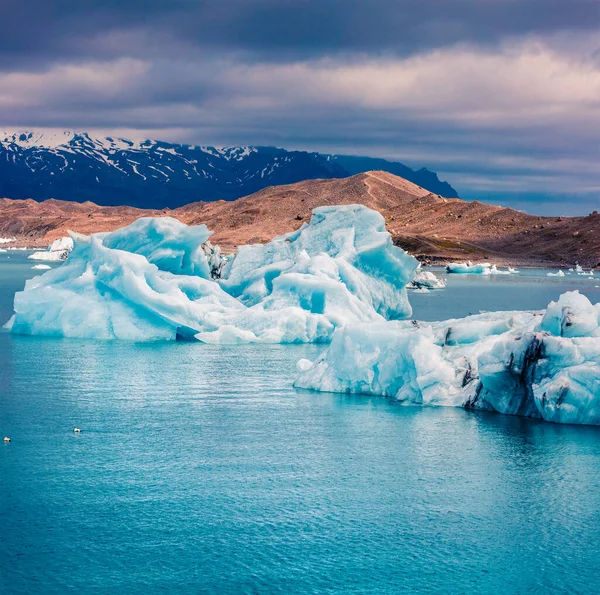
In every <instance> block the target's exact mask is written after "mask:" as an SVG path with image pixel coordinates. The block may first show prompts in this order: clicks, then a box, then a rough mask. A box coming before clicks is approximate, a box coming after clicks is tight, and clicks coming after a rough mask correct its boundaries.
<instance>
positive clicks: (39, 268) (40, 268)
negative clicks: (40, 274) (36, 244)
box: [31, 264, 52, 271]
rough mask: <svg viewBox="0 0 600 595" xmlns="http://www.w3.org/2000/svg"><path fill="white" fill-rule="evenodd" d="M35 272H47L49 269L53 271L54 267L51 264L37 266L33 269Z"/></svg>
mask: <svg viewBox="0 0 600 595" xmlns="http://www.w3.org/2000/svg"><path fill="white" fill-rule="evenodd" d="M31 268H32V269H34V270H38V271H47V270H48V269H51V268H52V267H51V266H50V265H49V264H36V265H34V266H32V267H31Z"/></svg>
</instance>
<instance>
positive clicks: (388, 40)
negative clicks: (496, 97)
mask: <svg viewBox="0 0 600 595" xmlns="http://www.w3.org/2000/svg"><path fill="white" fill-rule="evenodd" d="M3 4H4V5H5V7H4V9H1V10H0V13H1V14H2V20H3V27H2V32H3V33H2V36H1V37H0V56H2V58H3V59H4V63H5V64H6V63H7V61H8V60H17V61H19V62H20V61H26V62H28V63H29V64H31V65H33V64H34V63H35V62H36V61H39V62H48V61H53V60H56V59H59V58H65V57H69V58H71V59H89V58H99V57H103V58H107V57H115V56H116V55H123V54H126V55H133V56H147V55H153V54H154V53H155V52H156V50H158V51H161V52H165V53H167V54H168V55H172V54H173V53H175V52H177V51H178V50H180V49H181V47H182V46H185V47H187V50H188V51H192V50H193V49H197V50H202V51H215V50H216V51H220V52H223V51H225V52H243V53H253V54H255V55H256V56H257V58H260V59H261V60H290V59H294V60H296V59H306V58H314V57H315V56H318V55H322V54H324V53H325V54H327V55H332V54H338V53H369V54H371V53H380V54H381V53H383V54H392V55H403V56H404V55H408V54H411V53H415V52H421V51H424V50H427V49H431V48H441V47H445V46H448V45H452V44H456V43H479V44H486V45H489V44H494V43H498V42H501V41H502V40H503V39H505V38H506V37H508V36H519V35H531V34H536V35H548V34H552V33H556V32H561V31H566V30H567V31H568V30H577V31H590V30H595V29H597V28H598V21H599V18H600V12H599V11H600V8H599V6H600V4H599V3H598V2H597V0H453V1H448V0H405V1H398V0H369V1H366V0H209V1H206V0H199V1H193V0H169V1H168V2H165V1H164V0H127V1H126V2H124V1H122V0H119V1H117V0H93V1H90V0H53V1H52V2H48V1H47V0H21V1H20V2H17V1H16V0H10V1H9V2H7V1H6V0H3Z"/></svg>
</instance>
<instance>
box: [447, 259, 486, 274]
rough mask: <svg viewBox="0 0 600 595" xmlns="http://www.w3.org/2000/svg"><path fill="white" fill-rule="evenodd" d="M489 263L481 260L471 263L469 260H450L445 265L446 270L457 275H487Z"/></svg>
mask: <svg viewBox="0 0 600 595" xmlns="http://www.w3.org/2000/svg"><path fill="white" fill-rule="evenodd" d="M490 268H491V264H489V263H487V262H482V263H479V264H473V263H472V262H471V261H469V262H451V263H450V264H448V265H447V266H446V272H447V273H451V274H458V275H489V272H488V271H489V269H490Z"/></svg>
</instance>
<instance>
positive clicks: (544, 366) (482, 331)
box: [295, 292, 600, 425]
mask: <svg viewBox="0 0 600 595" xmlns="http://www.w3.org/2000/svg"><path fill="white" fill-rule="evenodd" d="M599 316H600V304H596V305H595V306H594V305H592V304H591V303H590V301H589V300H588V299H587V298H586V297H585V296H583V295H580V294H579V293H578V292H569V293H565V294H563V295H562V296H561V297H560V299H559V300H558V301H557V302H551V303H550V304H549V306H548V308H547V309H546V310H545V311H541V312H496V313H486V314H479V315H476V316H469V317H467V318H463V319H456V320H447V321H444V322H434V323H422V322H416V321H406V322H383V323H377V324H369V325H366V324H360V325H353V326H346V327H344V328H341V329H338V330H337V331H336V333H335V334H334V337H333V341H332V342H331V345H330V346H329V348H328V350H327V351H326V352H325V353H324V354H323V355H322V356H321V357H319V358H318V359H317V360H316V361H315V362H309V361H308V360H301V361H300V362H299V370H300V373H299V376H298V379H297V380H296V382H295V386H296V387H299V388H308V389H314V390H321V391H328V392H345V393H364V394H372V395H382V396H387V397H391V398H394V399H397V400H399V401H402V402H405V403H411V404H420V405H439V406H455V407H465V408H474V409H486V410H493V411H498V412H500V413H508V414H514V415H524V416H528V417H537V418H542V419H544V420H547V421H552V422H559V423H574V424H596V425H597V424H600V328H599Z"/></svg>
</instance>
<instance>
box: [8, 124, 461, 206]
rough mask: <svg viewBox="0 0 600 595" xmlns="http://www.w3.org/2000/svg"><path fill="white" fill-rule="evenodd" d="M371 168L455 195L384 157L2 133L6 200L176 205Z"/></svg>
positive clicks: (427, 175) (69, 134)
mask: <svg viewBox="0 0 600 595" xmlns="http://www.w3.org/2000/svg"><path fill="white" fill-rule="evenodd" d="M373 169H382V170H385V171H388V172H391V173H394V174H396V175H400V176H402V177H404V178H406V179H407V180H410V181H411V182H414V183H416V184H418V185H420V186H422V187H423V188H426V189H427V190H430V191H431V192H434V193H436V194H441V195H443V196H447V197H455V196H457V193H456V191H455V190H454V188H452V187H451V186H450V185H449V184H447V183H446V182H441V181H440V180H439V179H438V177H437V175H436V174H435V173H433V172H430V171H428V170H426V169H421V170H418V171H414V170H412V169H410V168H408V167H406V166H405V165H403V164H401V163H397V162H391V161H386V160H384V159H371V158H369V157H350V156H343V155H324V154H321V153H308V152H305V151H286V150H285V149H279V148H275V147H224V148H216V147H208V146H196V145H182V144H173V143H167V142H162V141H155V140H145V141H141V142H134V141H130V140H127V139H123V138H113V137H95V136H91V135H89V134H87V133H85V132H80V133H78V132H68V131H65V132H34V131H28V132H4V133H1V132H0V197H7V198H34V199H36V200H44V199H47V198H58V199H62V200H73V201H77V202H84V201H86V200H91V201H93V202H95V203H98V204H101V205H131V206H137V207H144V208H163V207H171V208H174V207H178V206H181V205H183V204H186V203H190V202H194V201H198V200H205V201H214V200H220V199H225V200H233V199H236V198H239V197H241V196H245V195H248V194H251V193H253V192H256V191H258V190H261V189H262V188H265V187H267V186H275V185H280V184H290V183H294V182H299V181H302V180H308V179H316V178H343V177H346V176H350V175H353V174H356V173H360V172H363V171H368V170H373Z"/></svg>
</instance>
